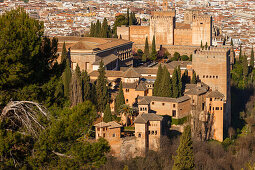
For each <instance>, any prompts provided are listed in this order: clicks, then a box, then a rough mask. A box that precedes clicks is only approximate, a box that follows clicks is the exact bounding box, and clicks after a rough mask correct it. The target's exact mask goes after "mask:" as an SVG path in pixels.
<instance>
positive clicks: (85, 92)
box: [81, 71, 92, 101]
mask: <svg viewBox="0 0 255 170" xmlns="http://www.w3.org/2000/svg"><path fill="white" fill-rule="evenodd" d="M81 77H82V98H83V101H86V100H90V101H92V91H91V90H92V88H91V84H90V77H89V75H88V72H87V71H84V72H83V73H82V76H81Z"/></svg>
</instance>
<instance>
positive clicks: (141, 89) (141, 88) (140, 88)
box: [135, 81, 147, 91]
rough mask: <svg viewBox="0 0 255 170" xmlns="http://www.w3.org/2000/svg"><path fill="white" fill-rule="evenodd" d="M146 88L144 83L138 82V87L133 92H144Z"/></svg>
mask: <svg viewBox="0 0 255 170" xmlns="http://www.w3.org/2000/svg"><path fill="white" fill-rule="evenodd" d="M145 90H147V87H146V85H145V83H144V82H142V81H141V82H139V84H138V86H137V87H136V89H135V91H145Z"/></svg>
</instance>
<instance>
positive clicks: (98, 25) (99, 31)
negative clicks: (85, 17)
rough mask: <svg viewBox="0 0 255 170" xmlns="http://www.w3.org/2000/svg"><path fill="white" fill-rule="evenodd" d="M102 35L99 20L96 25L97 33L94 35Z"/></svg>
mask: <svg viewBox="0 0 255 170" xmlns="http://www.w3.org/2000/svg"><path fill="white" fill-rule="evenodd" d="M100 36H101V22H100V21H99V20H97V23H96V26H95V35H94V37H100Z"/></svg>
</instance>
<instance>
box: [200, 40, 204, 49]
mask: <svg viewBox="0 0 255 170" xmlns="http://www.w3.org/2000/svg"><path fill="white" fill-rule="evenodd" d="M200 47H201V48H202V49H203V42H202V40H201V45H200Z"/></svg>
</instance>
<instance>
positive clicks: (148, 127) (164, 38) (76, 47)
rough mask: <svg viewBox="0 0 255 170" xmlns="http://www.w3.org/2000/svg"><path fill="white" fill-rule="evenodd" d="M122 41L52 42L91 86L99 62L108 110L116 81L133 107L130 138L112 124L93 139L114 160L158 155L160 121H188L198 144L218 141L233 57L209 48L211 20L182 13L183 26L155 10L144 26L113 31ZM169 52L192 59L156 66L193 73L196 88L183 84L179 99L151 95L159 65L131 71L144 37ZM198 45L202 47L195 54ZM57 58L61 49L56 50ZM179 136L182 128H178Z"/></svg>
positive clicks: (226, 117)
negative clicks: (101, 143) (105, 83)
mask: <svg viewBox="0 0 255 170" xmlns="http://www.w3.org/2000/svg"><path fill="white" fill-rule="evenodd" d="M117 30H118V35H121V36H122V39H112V38H92V37H58V39H59V46H60V47H61V46H62V45H61V44H62V43H63V42H65V43H66V46H67V48H69V50H70V51H69V52H70V56H71V63H72V69H75V68H76V66H77V64H78V65H79V67H80V68H81V70H87V72H88V73H89V74H90V78H91V81H96V79H97V77H98V75H99V73H98V71H97V70H98V68H99V63H100V61H101V60H102V61H103V62H104V65H105V68H106V77H107V79H108V82H109V89H110V91H111V101H112V102H111V104H110V107H111V110H112V112H114V100H115V97H116V95H117V93H118V88H119V84H120V82H122V84H123V92H124V97H125V103H126V104H128V105H130V106H132V107H134V108H136V109H137V111H138V115H137V116H136V117H135V118H134V121H133V123H134V127H135V131H134V136H130V137H123V126H122V125H121V124H119V123H117V122H115V121H112V122H108V123H106V122H99V123H96V124H95V131H96V139H98V138H100V137H103V138H105V139H106V140H108V141H109V144H110V145H111V148H112V149H111V150H112V154H113V155H115V156H118V157H125V156H127V155H132V156H136V155H143V154H144V153H146V151H147V150H158V149H159V148H160V141H161V139H162V137H163V136H164V135H166V133H167V131H168V130H169V128H168V129H167V128H166V126H165V125H164V124H165V123H166V121H164V117H165V116H170V117H172V118H174V119H182V118H185V117H188V118H189V119H188V120H190V121H189V122H190V123H191V127H192V130H193V131H197V132H198V133H197V134H196V133H195V134H194V135H196V136H199V138H201V139H215V140H218V141H223V139H224V137H225V136H224V135H225V134H226V132H227V130H228V127H229V126H230V124H231V108H230V105H231V94H230V69H231V61H232V60H233V59H232V58H233V56H232V54H231V50H230V48H229V47H226V46H222V47H213V46H211V41H212V18H211V17H210V16H207V15H205V14H200V13H199V12H198V11H188V12H187V13H186V14H185V17H184V22H183V23H176V22H175V11H174V10H167V9H164V10H163V11H156V12H154V13H153V15H152V16H151V19H150V25H149V26H129V27H126V26H122V27H118V29H117ZM153 36H155V39H156V44H157V46H163V47H164V48H166V49H168V51H169V53H171V54H173V53H174V52H179V53H181V54H182V53H185V54H188V55H190V54H192V61H172V62H169V63H164V62H162V63H161V65H162V66H166V68H167V69H168V71H169V73H170V75H171V76H172V73H173V70H174V69H175V68H176V67H178V66H179V67H180V69H181V73H182V74H183V73H184V72H185V70H187V71H188V76H189V77H192V74H193V71H195V72H196V75H197V78H198V80H199V81H198V83H197V84H186V87H185V91H184V95H183V96H182V97H179V98H169V97H157V96H153V95H152V94H153V93H152V92H153V83H154V81H155V79H156V74H157V69H158V66H159V65H154V66H151V67H147V66H146V67H145V66H139V67H133V66H132V63H133V62H132V61H133V56H132V54H131V52H132V49H137V48H139V47H140V48H141V49H143V47H141V46H142V45H143V44H144V42H145V39H146V37H148V40H149V41H152V38H153ZM201 41H202V42H204V44H205V43H206V42H207V43H208V48H207V49H201V48H200V44H201ZM59 53H61V49H59ZM178 128H179V130H180V131H182V126H180V127H178Z"/></svg>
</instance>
